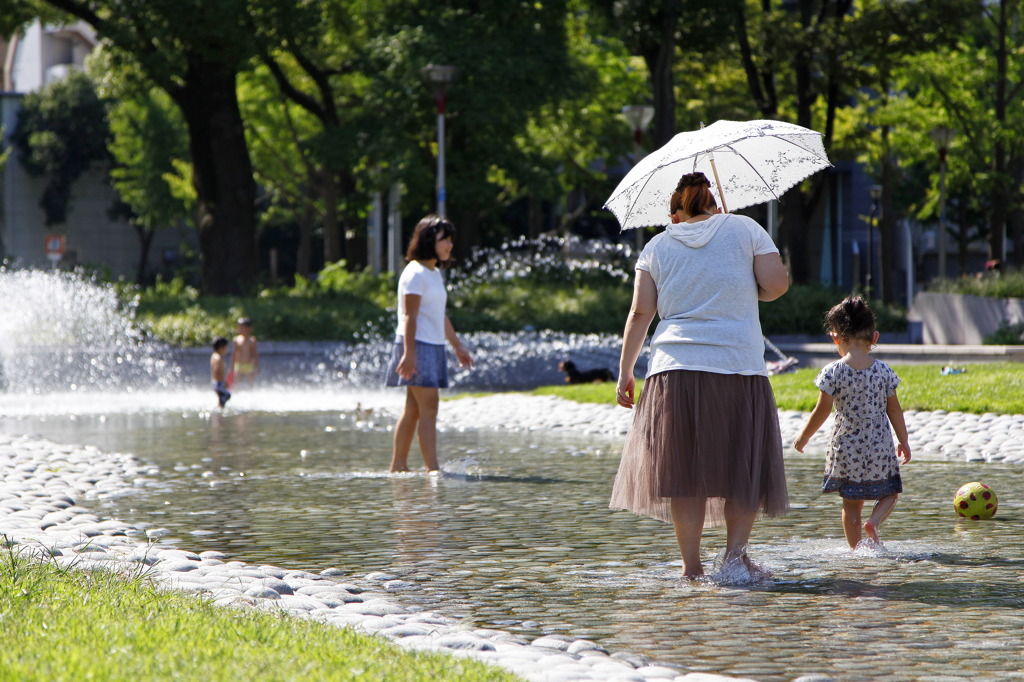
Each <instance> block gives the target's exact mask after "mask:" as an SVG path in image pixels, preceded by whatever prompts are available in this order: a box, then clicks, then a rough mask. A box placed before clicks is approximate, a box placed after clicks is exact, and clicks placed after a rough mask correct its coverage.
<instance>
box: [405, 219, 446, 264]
mask: <svg viewBox="0 0 1024 682" xmlns="http://www.w3.org/2000/svg"><path fill="white" fill-rule="evenodd" d="M454 236H455V226H454V225H452V223H451V221H449V220H448V219H447V218H442V217H441V216H439V215H433V214H431V215H428V216H426V217H424V218H423V219H422V220H421V221H419V222H418V223H416V228H415V229H414V230H413V231H412V237H411V238H410V239H409V248H408V249H406V252H405V260H407V261H414V260H431V259H434V258H437V251H436V249H435V247H434V244H435V243H437V241H438V240H441V239H445V238H447V237H454ZM453 262H454V261H452V260H447V261H444V262H443V263H442V262H441V261H438V262H437V265H438V267H441V268H446V267H448V266H450V265H451V264H452V263H453Z"/></svg>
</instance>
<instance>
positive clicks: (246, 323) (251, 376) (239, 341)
mask: <svg viewBox="0 0 1024 682" xmlns="http://www.w3.org/2000/svg"><path fill="white" fill-rule="evenodd" d="M259 371H260V354H259V349H258V348H257V347H256V337H255V336H253V335H252V320H250V319H249V318H248V317H243V318H241V319H239V320H238V326H237V327H236V328H235V338H234V344H233V348H232V350H231V362H230V364H229V366H228V378H227V382H228V384H229V385H237V387H238V388H241V386H242V379H246V380H247V382H248V384H249V388H252V386H253V383H254V382H255V381H256V374H257V373H258V372H259Z"/></svg>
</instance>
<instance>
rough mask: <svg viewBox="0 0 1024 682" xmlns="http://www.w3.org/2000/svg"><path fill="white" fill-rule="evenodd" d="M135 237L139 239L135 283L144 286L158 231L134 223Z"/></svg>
mask: <svg viewBox="0 0 1024 682" xmlns="http://www.w3.org/2000/svg"><path fill="white" fill-rule="evenodd" d="M132 227H133V228H135V235H136V236H137V237H138V238H139V264H138V265H137V266H135V283H136V284H138V285H139V286H143V285H145V283H146V281H145V280H146V266H147V265H148V264H149V249H150V248H151V247H152V245H153V236H154V235H156V230H151V229H147V228H145V227H143V226H142V225H136V224H135V223H132Z"/></svg>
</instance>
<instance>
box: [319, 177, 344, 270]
mask: <svg viewBox="0 0 1024 682" xmlns="http://www.w3.org/2000/svg"><path fill="white" fill-rule="evenodd" d="M321 179H322V186H323V193H324V265H326V264H328V263H337V262H338V261H340V260H341V259H342V258H344V257H345V248H344V238H345V236H344V235H343V234H342V233H341V224H340V222H339V220H338V181H337V178H335V176H334V172H333V171H331V170H330V169H327V168H325V169H324V171H323V174H322V176H321Z"/></svg>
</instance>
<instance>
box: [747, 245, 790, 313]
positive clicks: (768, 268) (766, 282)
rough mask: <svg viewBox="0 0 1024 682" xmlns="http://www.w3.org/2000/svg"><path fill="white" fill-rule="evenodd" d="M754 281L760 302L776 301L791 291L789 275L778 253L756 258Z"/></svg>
mask: <svg viewBox="0 0 1024 682" xmlns="http://www.w3.org/2000/svg"><path fill="white" fill-rule="evenodd" d="M754 279H755V280H757V298H758V300H760V301H774V300H775V299H777V298H778V297H779V296H782V295H783V294H784V293H786V291H788V290H789V273H788V272H786V266H785V265H783V264H782V258H780V257H779V254H777V253H765V254H762V255H760V256H754Z"/></svg>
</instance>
